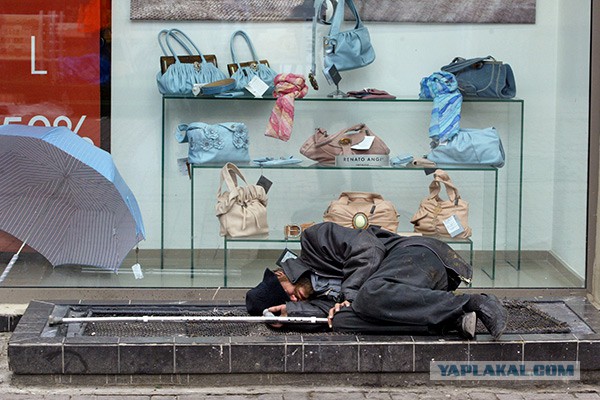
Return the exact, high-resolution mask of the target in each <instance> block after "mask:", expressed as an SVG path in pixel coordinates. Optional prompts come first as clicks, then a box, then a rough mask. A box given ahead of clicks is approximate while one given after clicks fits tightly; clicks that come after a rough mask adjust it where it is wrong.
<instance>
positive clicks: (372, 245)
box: [246, 222, 508, 339]
mask: <svg viewBox="0 0 600 400" xmlns="http://www.w3.org/2000/svg"><path fill="white" fill-rule="evenodd" d="M300 244H301V253H300V256H299V257H297V258H288V259H286V260H284V261H282V262H280V268H278V269H275V270H274V271H272V270H270V269H268V268H267V269H266V270H265V273H264V276H263V280H262V282H260V283H259V284H258V285H257V286H256V287H254V288H252V289H250V290H249V291H248V292H247V293H246V308H247V310H248V313H249V314H250V315H263V312H264V311H265V310H268V311H269V312H271V313H273V314H275V315H280V316H290V317H307V316H310V317H312V316H315V317H325V316H326V317H328V320H329V328H331V329H333V330H334V331H340V332H363V333H374V332H395V333H407V334H444V333H447V332H449V331H452V330H456V331H458V333H459V334H460V335H461V336H463V337H465V338H467V339H472V338H474V337H475V327H476V323H477V319H479V320H481V322H482V323H483V325H484V326H485V327H486V329H487V330H488V331H489V333H490V334H491V335H492V337H493V338H494V339H497V338H499V337H500V336H501V335H502V333H503V332H504V330H505V329H506V324H507V320H508V316H507V312H506V309H505V308H504V306H503V305H502V303H501V302H500V300H499V299H498V298H497V297H496V296H494V295H491V294H468V293H456V292H455V290H456V289H457V288H458V286H459V285H460V283H461V282H470V279H471V277H472V267H471V265H469V264H468V263H467V262H466V261H464V260H463V259H462V258H461V257H460V256H459V255H458V254H457V253H456V252H455V251H454V250H453V249H452V248H451V247H450V246H448V245H447V244H446V243H444V242H442V241H440V240H438V239H435V238H432V237H426V236H400V235H398V234H395V233H392V232H389V231H386V230H384V229H381V228H380V227H378V226H369V227H368V228H367V229H362V230H358V229H351V228H345V227H342V226H341V225H338V224H335V223H332V222H323V223H319V224H315V225H313V226H311V227H309V228H307V229H306V230H304V231H303V232H302V235H301V240H300ZM275 327H281V325H280V324H279V325H275ZM304 328H307V327H306V326H304Z"/></svg>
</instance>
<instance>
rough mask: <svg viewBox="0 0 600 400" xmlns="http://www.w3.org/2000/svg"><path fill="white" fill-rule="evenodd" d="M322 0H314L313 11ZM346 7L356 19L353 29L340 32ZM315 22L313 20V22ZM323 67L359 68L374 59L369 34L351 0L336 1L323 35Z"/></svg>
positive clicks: (326, 69)
mask: <svg viewBox="0 0 600 400" xmlns="http://www.w3.org/2000/svg"><path fill="white" fill-rule="evenodd" d="M322 3H323V0H317V1H316V2H315V12H316V13H317V14H318V13H320V11H321V7H322ZM345 5H348V8H349V9H350V11H351V12H352V15H354V18H355V19H356V25H355V26H354V28H353V29H350V30H347V31H343V32H340V29H341V26H342V22H343V21H344V7H345ZM314 23H315V22H313V24H314ZM323 51H324V55H323V67H324V70H325V71H328V70H329V68H331V66H332V65H335V68H336V69H337V70H338V71H347V70H351V69H356V68H361V67H364V66H366V65H369V64H371V63H372V62H373V61H375V50H373V46H372V45H371V36H370V35H369V31H368V29H367V28H366V27H365V26H364V25H363V22H362V20H361V19H360V15H358V11H357V10H356V7H355V5H354V1H353V0H345V1H344V0H340V1H338V2H337V5H336V7H335V11H334V13H333V17H332V19H331V28H330V30H329V35H327V36H325V37H323Z"/></svg>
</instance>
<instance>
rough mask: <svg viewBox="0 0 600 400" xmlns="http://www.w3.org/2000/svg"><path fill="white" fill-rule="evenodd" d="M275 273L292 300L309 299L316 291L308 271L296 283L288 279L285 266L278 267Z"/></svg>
mask: <svg viewBox="0 0 600 400" xmlns="http://www.w3.org/2000/svg"><path fill="white" fill-rule="evenodd" d="M273 273H274V274H275V276H276V277H277V279H278V280H279V283H280V284H281V287H283V290H285V292H286V293H287V295H288V296H289V297H290V301H293V302H296V301H303V300H308V298H309V297H310V296H311V295H312V294H313V292H314V290H313V287H312V283H311V281H310V275H309V274H307V273H305V274H303V275H302V276H300V278H298V280H297V281H296V283H292V282H291V281H290V280H289V279H288V277H287V276H286V274H285V272H284V271H283V268H277V269H276V270H275V271H273Z"/></svg>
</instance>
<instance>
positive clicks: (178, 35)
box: [158, 28, 207, 63]
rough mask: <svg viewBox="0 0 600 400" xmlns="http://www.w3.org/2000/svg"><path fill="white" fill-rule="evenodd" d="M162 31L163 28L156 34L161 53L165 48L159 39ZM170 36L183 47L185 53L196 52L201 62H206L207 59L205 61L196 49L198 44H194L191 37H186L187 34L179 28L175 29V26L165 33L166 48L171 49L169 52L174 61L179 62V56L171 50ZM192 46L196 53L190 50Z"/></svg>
mask: <svg viewBox="0 0 600 400" xmlns="http://www.w3.org/2000/svg"><path fill="white" fill-rule="evenodd" d="M163 31H164V30H162V31H160V32H159V34H158V39H159V40H158V44H159V45H160V47H161V49H162V50H163V53H165V54H166V51H165V48H164V47H163V45H162V43H161V41H160V36H161V33H162V32H163ZM170 38H173V39H175V40H176V41H177V42H178V43H179V45H180V46H181V47H183V49H184V50H185V51H187V53H188V54H189V55H195V54H197V55H199V56H200V58H201V59H202V62H203V63H206V62H207V61H206V59H205V58H204V55H203V54H202V52H201V51H200V49H198V46H196V44H195V43H194V42H193V41H192V39H190V38H189V37H188V36H187V35H186V34H185V33H183V32H182V31H181V30H179V29H177V28H173V29H169V30H168V31H167V33H166V34H165V44H166V45H167V47H168V48H169V50H170V51H171V54H172V55H173V57H175V62H177V63H179V62H180V61H179V56H178V55H177V54H175V51H174V50H173V47H171V43H170V42H169V39H170ZM184 39H185V41H184ZM185 42H187V45H186V43H185ZM188 45H190V46H191V47H189V46H188ZM192 48H193V49H194V50H196V53H195V54H194V53H193V52H192V50H191V49H192Z"/></svg>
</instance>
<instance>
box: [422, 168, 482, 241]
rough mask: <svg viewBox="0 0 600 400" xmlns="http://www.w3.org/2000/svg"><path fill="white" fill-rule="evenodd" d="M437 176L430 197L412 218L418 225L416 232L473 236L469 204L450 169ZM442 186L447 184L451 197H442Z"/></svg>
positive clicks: (447, 191)
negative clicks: (449, 174)
mask: <svg viewBox="0 0 600 400" xmlns="http://www.w3.org/2000/svg"><path fill="white" fill-rule="evenodd" d="M433 176H434V178H433V181H432V182H431V184H430V185H429V196H427V197H426V198H424V199H423V200H422V201H421V204H420V205H419V209H418V210H417V212H416V213H415V215H413V217H412V219H411V220H410V222H411V223H412V224H414V226H415V232H418V233H421V234H423V235H428V236H441V237H453V238H461V239H466V238H468V237H470V236H471V228H470V227H469V203H467V202H466V201H464V200H463V199H461V198H460V194H459V193H458V189H457V188H456V186H455V185H454V183H453V182H452V180H451V179H450V176H448V173H446V171H444V170H441V169H437V170H436V171H435V173H434V175H433ZM441 185H444V186H445V187H446V194H447V195H448V200H442V198H441V197H440V188H441ZM444 222H446V223H444ZM448 227H450V231H448Z"/></svg>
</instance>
